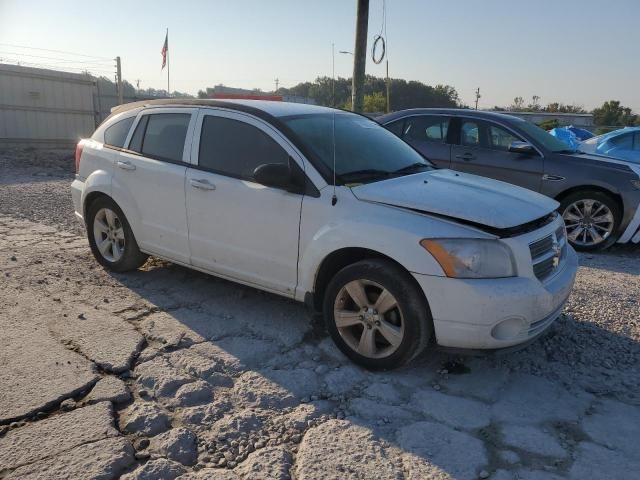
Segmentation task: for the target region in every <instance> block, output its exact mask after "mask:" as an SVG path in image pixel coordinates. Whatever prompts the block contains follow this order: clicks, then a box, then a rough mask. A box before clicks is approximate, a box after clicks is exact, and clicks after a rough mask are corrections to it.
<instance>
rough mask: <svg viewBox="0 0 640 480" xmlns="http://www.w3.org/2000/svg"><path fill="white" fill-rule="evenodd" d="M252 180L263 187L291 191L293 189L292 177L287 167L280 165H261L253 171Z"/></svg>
mask: <svg viewBox="0 0 640 480" xmlns="http://www.w3.org/2000/svg"><path fill="white" fill-rule="evenodd" d="M253 180H254V181H256V182H257V183H259V184H261V185H264V186H265V187H272V188H280V189H283V190H287V191H291V190H292V189H293V187H294V182H293V175H292V174H291V168H290V167H289V165H285V164H282V163H263V164H262V165H258V166H257V167H256V169H255V170H254V171H253Z"/></svg>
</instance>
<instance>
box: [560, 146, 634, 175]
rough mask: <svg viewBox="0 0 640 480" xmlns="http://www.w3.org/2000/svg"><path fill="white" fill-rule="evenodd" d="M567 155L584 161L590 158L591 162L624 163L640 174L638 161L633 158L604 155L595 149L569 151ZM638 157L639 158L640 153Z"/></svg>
mask: <svg viewBox="0 0 640 480" xmlns="http://www.w3.org/2000/svg"><path fill="white" fill-rule="evenodd" d="M568 156H570V157H573V158H577V159H579V160H582V161H585V160H590V161H592V162H600V163H608V164H617V165H624V166H626V167H628V168H629V169H630V170H633V171H634V172H636V173H637V174H638V175H640V163H638V161H636V160H634V158H635V157H634V158H621V157H616V156H615V154H611V155H609V154H607V155H605V154H604V153H599V152H596V151H593V152H591V151H583V153H571V154H568ZM638 159H639V160H640V154H639V157H638Z"/></svg>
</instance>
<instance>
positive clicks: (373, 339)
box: [333, 279, 405, 358]
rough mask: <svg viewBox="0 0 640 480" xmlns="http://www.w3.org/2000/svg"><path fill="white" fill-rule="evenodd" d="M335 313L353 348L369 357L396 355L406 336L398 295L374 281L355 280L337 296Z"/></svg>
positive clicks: (344, 337)
mask: <svg viewBox="0 0 640 480" xmlns="http://www.w3.org/2000/svg"><path fill="white" fill-rule="evenodd" d="M333 316H334V319H335V323H336V327H337V329H338V333H339V334H340V336H341V337H342V339H343V340H344V341H345V342H346V343H347V345H349V347H350V348H351V349H352V350H354V351H355V352H357V353H358V354H360V355H362V356H364V357H367V358H384V357H388V356H389V355H391V354H393V353H394V352H395V351H396V350H397V349H398V347H400V344H401V343H402V340H403V338H404V325H405V323H404V320H403V317H402V311H401V309H400V306H399V304H398V301H397V300H396V299H395V297H394V296H393V295H392V294H391V293H390V292H389V290H387V289H385V288H384V287H383V286H382V285H380V284H378V283H376V282H372V281H370V280H365V279H361V280H353V281H351V282H349V283H347V284H346V285H344V286H343V287H342V288H341V289H340V291H339V292H338V295H337V296H336V300H335V304H334V308H333Z"/></svg>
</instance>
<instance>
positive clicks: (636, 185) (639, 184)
mask: <svg viewBox="0 0 640 480" xmlns="http://www.w3.org/2000/svg"><path fill="white" fill-rule="evenodd" d="M631 185H633V187H634V188H637V189H638V190H640V178H639V179H637V180H631Z"/></svg>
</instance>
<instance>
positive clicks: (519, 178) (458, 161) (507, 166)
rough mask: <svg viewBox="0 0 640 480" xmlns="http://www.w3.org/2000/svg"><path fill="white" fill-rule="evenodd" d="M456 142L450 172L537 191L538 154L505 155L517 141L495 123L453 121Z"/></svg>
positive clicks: (540, 166) (539, 177)
mask: <svg viewBox="0 0 640 480" xmlns="http://www.w3.org/2000/svg"><path fill="white" fill-rule="evenodd" d="M456 124H457V126H458V128H459V134H458V137H459V141H458V142H457V145H454V146H453V147H452V148H451V168H452V169H454V170H459V171H461V172H467V173H473V174H475V175H481V176H483V177H489V178H495V179H496V180H502V181H503V182H508V183H512V184H514V185H518V186H520V187H524V188H528V189H529V190H534V191H536V192H537V191H540V187H541V183H542V174H543V166H544V164H543V158H542V157H541V156H540V154H538V153H537V152H536V153H533V154H520V153H511V152H509V145H511V143H512V142H522V141H524V140H523V139H522V138H521V137H519V136H518V135H516V134H515V133H513V132H511V131H510V130H508V129H506V128H505V127H503V126H501V125H498V124H497V123H494V122H490V121H484V120H479V119H475V118H461V119H457V120H456Z"/></svg>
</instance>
